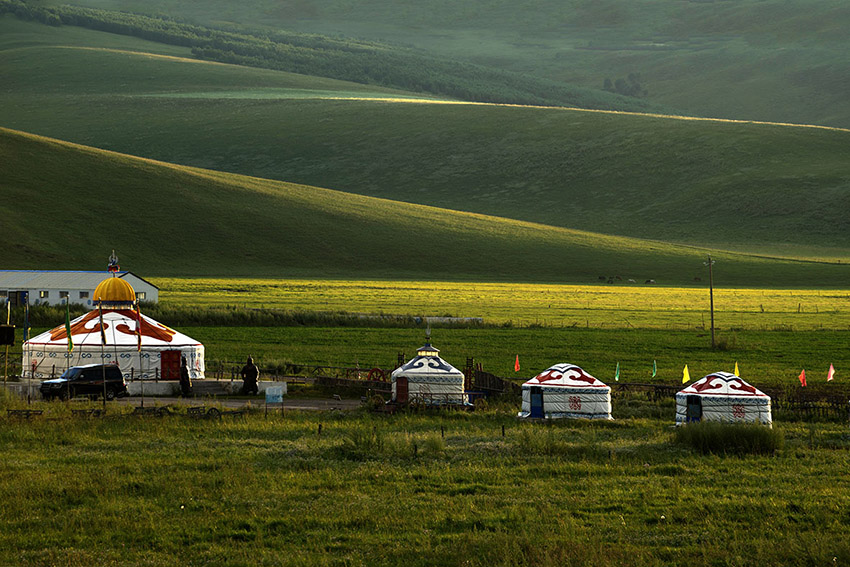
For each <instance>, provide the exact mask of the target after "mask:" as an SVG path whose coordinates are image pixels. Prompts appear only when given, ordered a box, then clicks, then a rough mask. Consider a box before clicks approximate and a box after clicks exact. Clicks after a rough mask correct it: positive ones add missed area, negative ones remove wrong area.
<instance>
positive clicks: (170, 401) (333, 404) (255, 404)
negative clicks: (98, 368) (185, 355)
mask: <svg viewBox="0 0 850 567" xmlns="http://www.w3.org/2000/svg"><path fill="white" fill-rule="evenodd" d="M109 403H110V404H121V405H130V406H139V405H141V403H142V398H141V397H137V396H133V397H129V398H118V399H116V400H114V401H112V402H109ZM208 404H216V405H217V404H221V405H222V406H224V407H226V408H228V409H240V408H243V407H245V406H248V405H250V407H252V408H254V409H263V408H264V407H265V400H264V399H263V398H262V397H257V398H254V399H245V398H235V399H234V398H215V399H210V398H160V397H156V398H153V397H146V398H145V406H150V407H156V406H169V405H173V406H203V405H208ZM360 405H361V404H360V400H335V399H326V398H304V399H298V398H296V399H291V398H290V399H286V398H284V400H283V407H284V408H285V409H288V410H310V411H332V410H352V409H356V408H359V407H360ZM278 408H280V406H275V409H278ZM271 410H272V407H269V411H271Z"/></svg>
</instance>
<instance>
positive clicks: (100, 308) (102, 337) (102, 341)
mask: <svg viewBox="0 0 850 567" xmlns="http://www.w3.org/2000/svg"><path fill="white" fill-rule="evenodd" d="M98 300H99V298H98ZM97 311H98V315H99V316H100V344H102V345H105V344H106V331H105V330H104V327H103V305H100V304H99V303H98V306H97Z"/></svg>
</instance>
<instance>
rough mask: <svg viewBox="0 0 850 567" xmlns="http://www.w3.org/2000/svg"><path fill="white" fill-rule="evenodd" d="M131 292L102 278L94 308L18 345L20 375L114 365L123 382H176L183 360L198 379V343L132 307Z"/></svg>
mask: <svg viewBox="0 0 850 567" xmlns="http://www.w3.org/2000/svg"><path fill="white" fill-rule="evenodd" d="M135 301H136V293H135V291H134V289H133V287H132V286H131V285H130V284H129V283H128V282H127V281H126V280H124V279H122V278H118V277H113V276H110V277H107V278H106V279H105V280H103V281H102V282H101V283H100V284H99V285H98V286H97V289H95V292H94V302H95V304H96V305H98V307H97V308H95V309H93V310H92V311H89V312H88V313H86V314H85V315H82V316H81V317H77V318H76V319H74V320H72V321H71V322H70V325H69V327H70V330H71V333H70V334H71V342H72V344H73V349H72V350H71V351H70V352H68V331H67V330H66V326H65V324H64V323H63V324H62V325H59V326H58V327H55V328H53V329H51V330H49V331H47V332H45V333H42V334H40V335H38V336H35V337H33V338H31V339H30V340H28V341H26V342H25V343H24V348H23V373H24V375H25V376H28V377H31V378H46V377H50V376H51V375H59V374H62V372H64V371H65V370H66V368H68V367H70V366H81V365H85V364H100V363H101V362H102V363H105V364H110V363H115V364H118V366H119V367H120V368H121V371H122V373H123V374H124V377H125V378H126V379H128V380H129V379H131V378H132V379H135V380H139V379H144V380H148V379H160V380H178V379H179V378H180V365H181V358H182V357H184V356H185V357H186V361H187V363H188V366H189V375H190V377H191V378H192V379H199V378H203V377H204V345H202V344H201V343H199V342H198V341H196V340H195V339H193V338H191V337H188V336H186V335H184V334H182V333H179V332H177V331H175V330H174V329H171V328H169V327H167V326H165V325H163V324H161V323H159V322H157V321H155V320H153V319H151V318H150V317H147V316H145V315H144V314H139V313H138V312H137V311H136V309H135V305H134V303H135Z"/></svg>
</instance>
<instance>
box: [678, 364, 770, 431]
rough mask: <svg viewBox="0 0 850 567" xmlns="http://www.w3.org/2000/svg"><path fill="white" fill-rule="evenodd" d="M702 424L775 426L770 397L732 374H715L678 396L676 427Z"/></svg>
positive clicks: (697, 382) (694, 384)
mask: <svg viewBox="0 0 850 567" xmlns="http://www.w3.org/2000/svg"><path fill="white" fill-rule="evenodd" d="M699 421H722V422H727V423H763V424H765V425H772V423H773V418H772V417H771V411H770V396H768V395H767V394H765V393H764V392H762V391H760V390H758V389H757V388H755V387H754V386H751V385H750V384H747V383H746V382H744V380H742V379H741V378H740V377H739V376H736V375H735V374H732V373H731V372H715V373H713V374H709V375H708V376H705V377H704V378H702V379H700V380H697V381H696V382H694V383H693V384H691V385H690V386H688V387H687V388H685V389H684V390H681V391H680V392H678V393H677V394H676V425H682V424H685V423H691V422H699Z"/></svg>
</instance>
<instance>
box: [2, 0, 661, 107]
mask: <svg viewBox="0 0 850 567" xmlns="http://www.w3.org/2000/svg"><path fill="white" fill-rule="evenodd" d="M3 13H7V14H14V15H15V16H16V17H18V18H20V19H23V20H32V21H38V22H41V23H44V24H47V25H52V26H61V25H67V26H80V27H85V28H89V29H93V30H99V31H104V32H109V33H115V34H121V35H128V36H134V37H138V38H141V39H145V40H149V41H155V42H158V43H166V44H170V45H179V46H184V47H189V48H191V50H192V53H193V54H194V56H195V57H198V58H200V59H206V60H210V61H218V62H222V63H234V64H238V65H247V66H252V67H261V68H266V69H275V70H280V71H289V72H294V73H301V74H305V75H313V76H319V77H328V78H334V79H342V80H347V81H352V82H357V83H361V84H372V85H380V86H384V87H391V88H397V89H402V90H407V91H413V92H422V93H432V94H435V95H439V96H445V97H450V98H455V99H459V100H470V101H480V102H494V103H512V104H533V105H546V106H576V107H580V108H595V109H613V110H645V109H646V108H647V107H648V105H646V104H645V103H642V102H634V101H633V102H629V101H628V100H627V99H624V98H621V97H618V96H612V95H609V94H607V93H604V92H602V91H598V90H593V89H586V88H581V87H573V86H570V85H567V84H564V83H558V82H556V81H549V80H546V79H541V78H537V77H529V76H526V75H522V74H518V73H512V72H508V71H501V70H498V69H491V68H488V67H483V66H480V65H474V64H471V63H465V62H459V61H451V60H444V59H436V58H432V57H427V56H424V55H422V54H420V53H417V52H415V51H413V50H411V49H405V48H398V47H391V46H387V45H382V44H378V43H371V42H364V41H355V40H350V39H335V38H330V37H326V36H320V35H314V34H299V33H294V32H285V31H268V32H246V31H244V30H239V31H237V30H232V29H216V28H208V27H203V26H198V25H195V24H189V23H185V22H181V21H178V20H176V19H173V18H168V17H160V16H146V15H141V14H134V13H128V12H114V11H107V10H99V9H92V8H82V7H78V6H58V7H44V6H37V5H35V4H31V3H29V2H26V1H24V0H0V14H3ZM616 92H617V91H616V89H615V90H614V91H612V93H616ZM619 94H623V93H619Z"/></svg>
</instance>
